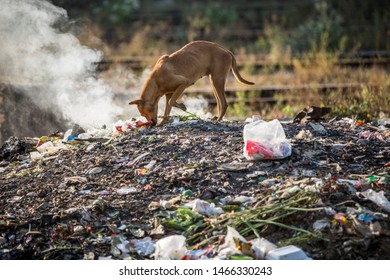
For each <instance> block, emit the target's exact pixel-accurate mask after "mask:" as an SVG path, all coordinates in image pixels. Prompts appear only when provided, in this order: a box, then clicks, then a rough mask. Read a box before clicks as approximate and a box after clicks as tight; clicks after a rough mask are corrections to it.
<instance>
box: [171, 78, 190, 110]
mask: <svg viewBox="0 0 390 280" xmlns="http://www.w3.org/2000/svg"><path fill="white" fill-rule="evenodd" d="M184 79H185V78H184ZM184 79H183V83H181V84H180V85H179V86H178V87H177V88H176V90H175V92H174V93H173V94H172V97H171V98H170V100H169V105H170V106H173V107H176V108H179V109H181V110H183V111H187V107H186V106H185V105H184V104H183V103H178V102H177V100H178V99H179V98H180V96H181V95H182V94H183V91H184V90H185V89H186V88H187V87H188V86H189V85H190V83H189V82H188V80H187V79H185V81H184Z"/></svg>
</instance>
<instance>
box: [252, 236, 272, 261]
mask: <svg viewBox="0 0 390 280" xmlns="http://www.w3.org/2000/svg"><path fill="white" fill-rule="evenodd" d="M251 243H252V247H251V250H252V252H253V255H254V257H255V259H256V260H264V258H265V256H266V255H267V254H268V252H270V251H272V250H275V249H276V248H277V247H276V245H275V244H273V243H271V242H269V241H268V240H267V239H265V238H262V237H261V238H256V239H254V240H252V241H251Z"/></svg>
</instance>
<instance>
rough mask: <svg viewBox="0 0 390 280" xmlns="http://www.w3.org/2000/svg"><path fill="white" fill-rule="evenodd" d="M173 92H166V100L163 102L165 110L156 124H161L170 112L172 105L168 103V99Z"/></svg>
mask: <svg viewBox="0 0 390 280" xmlns="http://www.w3.org/2000/svg"><path fill="white" fill-rule="evenodd" d="M172 95H173V93H168V94H166V95H165V98H166V102H165V111H164V116H163V117H162V120H161V121H160V123H159V124H158V126H160V125H163V124H164V123H165V122H166V121H167V120H168V118H169V114H170V113H171V110H172V106H171V105H170V104H169V100H170V99H171V97H172Z"/></svg>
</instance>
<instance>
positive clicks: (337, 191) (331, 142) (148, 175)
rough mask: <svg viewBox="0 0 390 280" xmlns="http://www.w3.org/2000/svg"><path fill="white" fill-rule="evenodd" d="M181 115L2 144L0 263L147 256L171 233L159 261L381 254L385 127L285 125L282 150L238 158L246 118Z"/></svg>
mask: <svg viewBox="0 0 390 280" xmlns="http://www.w3.org/2000/svg"><path fill="white" fill-rule="evenodd" d="M178 122H179V124H178V125H176V126H175V125H171V124H167V125H164V126H162V127H151V128H149V127H148V126H147V125H143V126H141V127H135V128H132V129H129V128H127V129H129V130H128V131H122V132H120V131H118V130H117V129H116V128H115V127H112V126H109V127H108V128H107V127H102V128H96V129H92V130H85V131H84V132H82V131H78V132H77V129H75V130H74V131H73V129H72V130H70V131H69V132H66V133H65V134H66V135H65V134H62V133H57V134H54V135H49V136H43V137H40V138H16V137H13V138H10V139H9V140H7V141H6V143H5V144H4V145H3V147H1V148H0V190H1V192H0V200H1V201H4V202H5V203H0V213H2V215H0V231H1V236H0V243H1V249H0V259H20V258H23V257H28V258H31V259H153V258H154V256H155V255H156V250H155V251H154V252H153V245H155V246H156V244H157V243H158V242H161V241H162V240H164V238H166V237H167V236H169V235H171V234H177V235H178V236H182V237H180V238H181V240H180V242H181V244H182V245H181V246H177V245H178V243H179V242H177V240H174V241H172V243H169V244H170V245H168V246H171V249H172V250H171V249H170V250H168V251H169V252H171V254H168V255H164V253H165V252H168V251H166V250H165V249H164V250H165V251H162V250H161V249H160V250H159V253H158V254H157V255H156V256H158V257H161V258H169V259H170V258H174V259H191V260H193V259H229V260H235V259H237V260H238V259H265V258H267V255H269V253H270V252H272V251H275V249H276V247H280V248H283V247H285V246H288V245H295V246H297V247H298V248H299V247H300V246H303V244H304V248H302V249H304V250H305V252H307V254H306V256H310V257H311V258H313V259H326V258H329V257H332V258H334V259H367V258H388V254H387V253H386V251H385V250H378V248H385V246H386V240H387V239H386V238H385V237H386V236H387V235H388V228H390V224H389V219H388V212H389V202H388V200H387V198H389V195H390V192H389V190H390V182H389V176H388V171H389V167H388V166H387V165H388V163H389V159H388V155H389V146H388V145H389V137H390V132H389V127H388V125H382V124H380V122H377V123H374V122H372V123H369V122H363V123H361V125H359V126H358V125H357V121H356V120H354V119H350V118H344V119H337V118H335V119H333V120H330V121H328V122H324V121H321V123H320V124H319V123H317V124H318V125H321V126H322V127H323V129H324V130H325V132H324V130H322V129H320V130H319V131H322V132H323V134H322V133H320V132H318V131H317V130H318V129H317V130H316V129H315V128H313V126H311V125H310V124H305V123H304V122H301V123H300V124H299V125H296V124H292V123H291V122H283V123H282V124H279V125H280V126H281V127H282V131H283V135H285V136H284V140H285V141H287V140H286V139H290V140H289V141H287V142H288V144H289V145H290V143H289V142H290V141H291V146H292V147H293V150H291V151H292V153H291V155H290V156H289V158H288V159H279V160H278V159H274V160H268V161H260V160H259V161H250V162H248V161H247V160H246V158H245V157H244V156H243V154H242V150H243V129H244V125H245V124H244V123H243V122H236V121H232V122H219V123H214V122H210V121H202V120H195V121H191V122H189V121H186V120H184V119H178ZM260 122H261V121H260ZM262 123H265V124H268V123H267V122H262ZM248 125H249V126H250V125H254V122H251V123H249V124H248ZM125 129H126V128H125ZM262 132H264V130H262ZM265 132H270V130H268V131H265ZM274 132H277V129H276V131H275V130H274ZM270 138H271V139H273V138H274V137H273V136H270ZM381 139H383V140H384V141H382V140H381ZM50 142H51V143H52V145H51V144H47V145H45V143H50ZM39 147H41V148H40V149H41V151H43V152H42V153H41V152H39V151H38V150H37V148H39ZM254 154H256V153H254ZM189 201H190V202H192V204H191V203H190V205H188V203H189ZM195 201H197V202H196V203H195ZM371 201H373V202H374V201H375V202H374V203H373V202H371ZM186 205H187V207H186ZM386 209H387V210H386ZM382 212H383V213H382ZM228 227H232V228H233V227H234V229H235V231H236V233H238V235H234V234H232V230H229V229H228ZM26 233H28V234H26ZM232 236H233V237H232ZM184 237H185V238H184ZM227 240H230V241H227ZM271 241H272V242H271ZM225 243H226V244H225ZM161 244H163V243H160V245H161ZM172 244H174V245H172ZM228 244H229V245H228ZM222 245H224V247H222ZM187 248H188V249H187ZM280 248H279V249H280ZM156 249H157V246H156ZM274 253H275V252H274ZM271 257H272V255H271ZM279 257H280V256H279ZM301 258H303V257H302V256H301Z"/></svg>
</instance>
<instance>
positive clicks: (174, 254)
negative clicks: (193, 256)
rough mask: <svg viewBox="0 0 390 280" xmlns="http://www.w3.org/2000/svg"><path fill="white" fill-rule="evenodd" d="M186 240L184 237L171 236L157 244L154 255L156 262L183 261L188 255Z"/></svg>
mask: <svg viewBox="0 0 390 280" xmlns="http://www.w3.org/2000/svg"><path fill="white" fill-rule="evenodd" d="M185 243H186V238H185V237H184V236H182V235H171V236H168V237H165V238H163V239H160V240H159V241H157V243H156V250H155V252H154V254H153V256H154V258H155V259H156V260H181V259H182V258H183V257H184V256H185V255H186V253H187V248H186V246H185Z"/></svg>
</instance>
